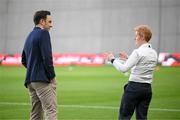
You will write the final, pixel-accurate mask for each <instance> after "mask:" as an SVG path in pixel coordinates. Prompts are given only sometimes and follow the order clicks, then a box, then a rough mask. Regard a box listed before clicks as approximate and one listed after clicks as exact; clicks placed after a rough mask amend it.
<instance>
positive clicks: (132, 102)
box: [106, 25, 157, 120]
mask: <svg viewBox="0 0 180 120" xmlns="http://www.w3.org/2000/svg"><path fill="white" fill-rule="evenodd" d="M151 36H152V33H151V30H150V28H149V27H148V26H147V25H139V26H137V27H135V44H136V46H137V49H135V50H134V51H133V52H132V54H131V55H130V56H129V57H128V56H127V54H126V53H120V58H121V59H122V60H124V63H123V62H122V61H120V60H118V59H115V57H114V55H113V54H112V53H111V52H109V53H107V54H106V59H107V60H109V61H111V63H112V64H113V66H114V67H115V68H116V69H117V70H119V71H121V72H126V71H128V70H129V69H131V68H132V69H131V74H130V77H129V82H128V84H127V85H125V87H124V94H123V96H122V100H121V106H120V111H119V112H120V113H119V120H130V119H131V117H132V115H133V113H134V110H136V119H138V120H146V119H147V113H148V107H149V104H150V101H151V97H152V90H151V82H152V77H153V71H154V69H155V67H156V64H157V53H156V51H155V50H154V49H152V47H151V45H150V44H149V41H150V39H151Z"/></svg>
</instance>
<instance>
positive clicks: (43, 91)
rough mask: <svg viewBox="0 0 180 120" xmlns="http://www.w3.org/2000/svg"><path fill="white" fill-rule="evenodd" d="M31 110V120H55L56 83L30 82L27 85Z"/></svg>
mask: <svg viewBox="0 0 180 120" xmlns="http://www.w3.org/2000/svg"><path fill="white" fill-rule="evenodd" d="M28 88H29V94H30V99H31V103H32V110H31V114H30V119H31V120H43V116H44V113H45V120H57V97H56V81H55V80H53V81H52V82H51V83H43V82H32V83H31V84H29V85H28Z"/></svg>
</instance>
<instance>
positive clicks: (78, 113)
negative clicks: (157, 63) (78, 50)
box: [0, 66, 180, 120]
mask: <svg viewBox="0 0 180 120" xmlns="http://www.w3.org/2000/svg"><path fill="white" fill-rule="evenodd" d="M56 75H57V77H56V79H57V80H58V85H57V93H58V105H59V107H58V118H59V119H60V120H75V119H76V120H116V119H117V117H118V108H119V104H120V99H121V96H122V93H123V86H124V84H125V83H126V82H127V80H128V76H125V75H124V74H122V73H120V72H118V71H116V70H115V68H113V67H112V66H102V67H77V66H72V67H56ZM24 78H25V69H24V68H23V67H5V66H0V120H1V119H3V120H4V119H23V120H25V119H29V113H30V109H31V106H30V100H29V95H28V89H26V88H25V87H24V86H23V84H24ZM152 86H153V98H152V101H151V105H150V110H149V114H148V118H149V120H178V119H180V67H171V68H169V67H160V68H159V70H158V71H155V74H154V81H153V84H152ZM93 106H94V107H93ZM111 107H112V108H111ZM132 119H133V120H134V119H135V117H134V116H133V118H132Z"/></svg>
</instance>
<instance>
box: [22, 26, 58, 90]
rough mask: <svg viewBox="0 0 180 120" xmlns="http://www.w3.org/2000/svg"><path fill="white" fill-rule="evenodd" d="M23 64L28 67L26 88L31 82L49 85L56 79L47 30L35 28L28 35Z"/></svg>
mask: <svg viewBox="0 0 180 120" xmlns="http://www.w3.org/2000/svg"><path fill="white" fill-rule="evenodd" d="M21 62H22V64H23V65H24V66H25V67H26V79H25V83H24V85H25V86H26V87H27V85H28V84H30V83H31V82H47V83H49V82H50V80H51V79H53V78H55V72H54V66H53V60H52V48H51V40H50V35H49V32H48V31H47V30H44V29H41V28H39V27H35V28H34V29H33V31H32V32H31V33H30V34H29V35H28V37H27V39H26V42H25V45H24V49H23V52H22V61H21Z"/></svg>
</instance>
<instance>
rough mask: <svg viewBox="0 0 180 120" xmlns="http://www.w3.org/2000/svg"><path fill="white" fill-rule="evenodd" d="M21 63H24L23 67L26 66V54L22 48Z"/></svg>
mask: <svg viewBox="0 0 180 120" xmlns="http://www.w3.org/2000/svg"><path fill="white" fill-rule="evenodd" d="M21 58H22V59H21V63H22V64H23V65H24V67H27V63H26V54H25V51H24V50H23V52H22V56H21Z"/></svg>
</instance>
